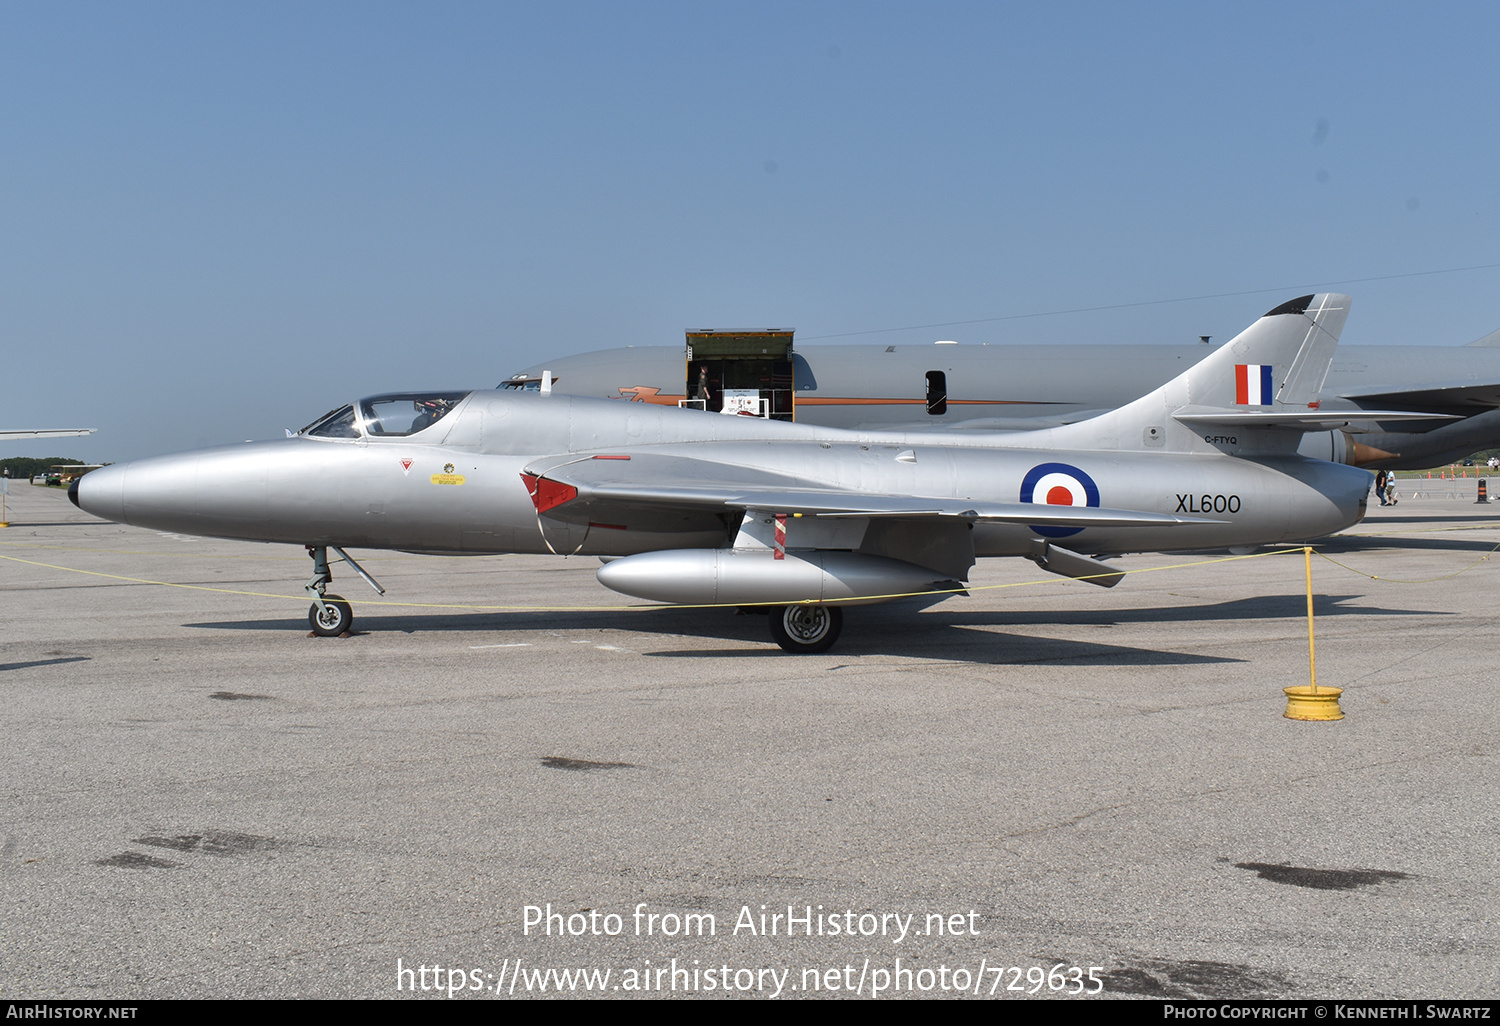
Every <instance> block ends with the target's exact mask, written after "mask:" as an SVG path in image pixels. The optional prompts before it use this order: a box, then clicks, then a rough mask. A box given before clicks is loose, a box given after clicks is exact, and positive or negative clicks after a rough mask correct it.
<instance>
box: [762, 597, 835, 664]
mask: <svg viewBox="0 0 1500 1026" xmlns="http://www.w3.org/2000/svg"><path fill="white" fill-rule="evenodd" d="M843 627H844V611H843V610H842V609H840V608H839V607H838V606H814V605H798V606H782V607H781V608H780V609H776V610H772V612H771V637H772V638H774V639H776V644H778V645H780V646H781V648H782V650H783V651H785V652H790V653H792V654H793V655H814V654H816V653H818V652H827V651H828V650H829V649H830V648H832V647H833V643H834V642H835V641H837V640H839V631H841V630H843Z"/></svg>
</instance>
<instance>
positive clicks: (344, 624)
mask: <svg viewBox="0 0 1500 1026" xmlns="http://www.w3.org/2000/svg"><path fill="white" fill-rule="evenodd" d="M323 604H324V605H325V606H327V607H328V612H327V613H324V611H323V610H321V609H319V608H318V604H317V603H316V602H314V603H313V604H312V607H311V608H310V609H308V611H307V622H308V623H310V624H312V629H313V633H314V634H316V635H318V636H319V637H323V638H336V637H338V636H339V635H340V634H343V633H344V632H346V631H349V630H352V629H353V627H354V610H353V609H352V608H350V606H349V603H347V602H345V601H344V596H342V595H324V596H323Z"/></svg>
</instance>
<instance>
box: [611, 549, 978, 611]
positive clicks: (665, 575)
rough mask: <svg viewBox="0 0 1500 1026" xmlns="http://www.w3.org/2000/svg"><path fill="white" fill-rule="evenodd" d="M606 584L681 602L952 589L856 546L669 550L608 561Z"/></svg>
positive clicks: (870, 597) (850, 597)
mask: <svg viewBox="0 0 1500 1026" xmlns="http://www.w3.org/2000/svg"><path fill="white" fill-rule="evenodd" d="M599 583H600V584H602V585H604V586H605V587H606V588H610V589H613V590H614V591H618V592H622V593H623V594H626V595H633V596H635V597H636V598H642V599H647V600H649V601H653V602H673V603H678V604H683V605H709V604H713V603H733V604H743V605H750V604H754V603H761V602H766V603H778V604H779V603H788V602H840V601H842V602H850V603H858V602H859V601H860V600H865V601H879V600H880V599H883V598H889V597H891V596H893V595H908V594H912V593H914V592H928V591H934V590H937V589H939V588H943V587H956V583H955V582H953V581H951V580H943V579H941V575H940V574H938V573H936V572H934V571H932V570H927V569H924V568H922V567H919V566H915V565H913V564H911V563H905V562H902V561H900V560H897V559H887V558H886V557H884V556H869V555H864V554H862V553H858V552H836V551H828V552H822V551H802V552H787V553H786V556H785V558H783V559H776V558H775V557H774V554H773V553H772V552H771V551H769V550H766V549H751V550H744V549H669V550H666V551H664V552H643V553H641V554H639V555H636V556H625V557H623V558H621V559H614V560H611V561H610V562H608V563H606V564H605V565H604V566H602V567H600V569H599Z"/></svg>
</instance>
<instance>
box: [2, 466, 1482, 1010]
mask: <svg viewBox="0 0 1500 1026" xmlns="http://www.w3.org/2000/svg"><path fill="white" fill-rule="evenodd" d="M7 506H8V509H9V511H10V519H11V526H10V527H8V528H5V529H3V530H0V557H3V559H0V609H3V618H0V624H3V628H0V630H3V634H0V688H3V692H0V694H3V700H4V701H3V712H0V716H3V717H4V724H5V732H4V736H5V741H4V744H3V746H0V787H3V793H4V817H3V822H0V852H3V857H0V893H3V914H0V952H3V954H0V997H4V998H27V999H41V998H73V999H79V998H84V999H87V998H95V999H104V998H117V999H135V998H174V997H195V998H196V997H314V998H318V997H353V998H394V997H407V996H411V995H413V994H415V995H416V996H425V997H444V998H446V996H447V994H448V992H449V990H450V989H451V990H453V992H454V994H455V999H459V998H473V997H485V996H488V997H492V998H493V997H496V996H498V997H503V998H507V999H510V998H520V997H523V996H527V995H530V996H539V995H540V994H541V992H542V991H541V989H540V988H541V987H543V986H545V987H546V988H547V990H546V993H548V994H552V993H556V992H557V991H558V990H559V988H560V989H562V991H563V992H564V993H572V994H573V995H575V996H582V995H583V994H584V992H585V988H586V986H592V987H594V988H595V990H596V992H597V993H602V994H605V995H609V996H630V995H634V994H639V993H646V994H649V995H651V996H661V995H663V994H665V995H668V996H670V995H672V994H674V993H675V994H676V995H677V996H689V995H693V994H700V995H705V996H723V995H724V994H725V993H726V992H728V993H730V994H734V995H743V996H745V997H753V998H771V997H779V998H780V999H782V1000H785V999H788V998H796V997H805V996H810V995H812V994H816V995H819V996H826V995H830V994H837V995H846V996H852V995H861V996H870V995H871V994H872V993H875V992H877V991H879V992H881V994H880V996H908V995H911V994H917V995H922V996H929V997H932V996H960V994H966V995H968V996H970V997H971V998H972V997H976V996H977V997H985V996H989V995H991V994H993V995H994V996H996V997H999V996H1024V995H1025V994H1026V993H1027V992H1030V991H1032V990H1034V989H1035V990H1036V991H1037V992H1038V996H1052V997H1059V998H1062V997H1067V996H1068V995H1069V994H1070V992H1073V991H1075V990H1082V991H1094V990H1096V989H1102V990H1103V992H1104V993H1105V994H1106V995H1114V996H1123V995H1149V996H1158V997H1160V996H1177V997H1203V998H1252V997H1268V998H1317V997H1329V998H1333V997H1346V998H1463V997H1476V998H1493V997H1495V995H1496V994H1497V993H1500V968H1497V967H1500V914H1497V913H1500V908H1497V900H1496V899H1497V868H1496V864H1497V854H1500V840H1497V836H1500V835H1497V819H1500V801H1497V799H1496V782H1497V781H1500V772H1497V764H1496V762H1497V760H1496V753H1497V746H1500V741H1497V737H1500V715H1497V707H1500V702H1497V701H1496V688H1495V675H1494V672H1493V669H1492V667H1493V664H1494V658H1495V653H1496V651H1497V641H1500V638H1497V632H1496V627H1497V624H1496V616H1497V614H1496V610H1495V594H1496V585H1497V577H1496V574H1497V571H1500V566H1497V563H1500V556H1497V557H1495V558H1491V559H1484V558H1483V557H1485V556H1486V555H1487V554H1489V553H1491V552H1493V551H1494V550H1495V549H1496V547H1497V546H1500V503H1497V504H1494V505H1488V506H1481V505H1476V504H1474V503H1473V502H1472V501H1466V500H1454V499H1434V500H1408V501H1406V502H1403V503H1402V504H1401V505H1399V506H1397V507H1394V508H1392V509H1383V508H1381V507H1378V506H1375V507H1372V509H1371V512H1370V516H1369V518H1368V519H1367V520H1366V521H1365V523H1364V524H1362V525H1360V526H1359V527H1356V528H1355V529H1354V530H1353V531H1352V532H1350V533H1351V534H1352V535H1354V536H1355V537H1346V538H1340V539H1334V540H1332V541H1329V542H1327V543H1325V544H1324V545H1322V546H1321V547H1320V551H1322V552H1323V553H1325V554H1326V555H1328V556H1330V557H1332V558H1333V559H1336V560H1338V561H1339V562H1341V563H1344V564H1347V565H1348V566H1349V567H1353V568H1355V569H1357V570H1360V571H1364V572H1365V573H1368V574H1373V575H1376V576H1377V577H1378V578H1380V579H1379V580H1372V579H1370V578H1369V577H1365V576H1360V575H1358V574H1356V573H1354V572H1351V571H1350V570H1346V569H1344V568H1342V567H1340V566H1337V565H1335V564H1334V563H1331V562H1328V561H1326V560H1324V559H1322V558H1315V559H1314V567H1313V574H1314V591H1315V593H1316V632H1317V672H1318V682H1319V683H1320V684H1322V685H1325V686H1336V687H1342V688H1345V689H1346V690H1345V693H1344V696H1343V701H1342V704H1343V708H1344V711H1345V713H1346V714H1347V715H1346V718H1345V719H1344V720H1342V721H1340V722H1324V723H1308V722H1294V721H1291V720H1287V719H1285V718H1283V717H1282V712H1283V710H1284V708H1285V702H1284V699H1283V696H1282V693H1281V689H1282V688H1283V687H1287V686H1292V685H1297V684H1305V683H1307V680H1308V653H1307V621H1306V618H1305V612H1306V599H1305V591H1304V579H1303V559H1302V556H1301V554H1300V553H1294V554H1283V555H1267V556H1259V557H1257V558H1250V559H1239V560H1232V561H1221V562H1211V563H1206V562H1201V561H1202V560H1205V559H1222V558H1223V557H1224V556H1225V555H1226V554H1224V553H1218V554H1213V555H1210V556H1194V557H1173V556H1164V555H1151V556H1131V557H1126V558H1124V559H1122V560H1120V561H1119V562H1120V564H1121V565H1122V566H1123V567H1125V568H1126V569H1130V570H1143V569H1147V568H1164V569H1159V570H1155V571H1153V572H1149V573H1139V574H1131V575H1129V576H1127V577H1126V578H1125V579H1124V581H1122V582H1121V584H1120V585H1119V586H1118V587H1117V588H1115V589H1113V590H1109V591H1106V590H1104V589H1101V588H1097V587H1092V586H1090V585H1087V584H1081V583H1078V582H1072V581H1063V580H1061V579H1057V578H1050V577H1048V575H1046V574H1043V573H1041V572H1040V571H1038V570H1037V569H1036V567H1034V566H1033V565H1032V564H1031V563H1029V562H1026V561H1023V560H993V561H988V562H986V563H982V564H981V565H980V567H979V568H978V569H977V570H976V572H975V574H974V578H973V581H972V583H973V585H974V586H975V589H974V590H973V591H972V592H971V593H970V595H969V596H968V597H953V598H949V599H947V600H946V601H941V602H936V603H933V602H926V603H921V602H904V603H895V604H891V605H886V606H879V607H865V608H858V609H851V610H849V611H848V613H847V619H846V626H845V630H844V635H843V638H842V639H841V641H840V642H839V644H838V645H837V646H836V647H835V648H834V650H833V651H831V652H829V653H826V654H823V655H818V656H801V657H794V656H788V655H784V654H783V653H781V651H780V650H779V649H777V648H776V647H775V645H774V644H773V643H772V642H771V641H770V638H769V632H768V630H767V625H766V621H765V619H764V618H763V617H759V616H745V615H736V614H735V612H734V611H733V610H680V609H675V610H659V609H653V610H642V609H639V608H627V606H628V605H630V604H629V603H628V601H627V600H625V599H623V597H621V596H617V595H615V594H614V593H612V592H609V591H607V590H605V589H604V588H602V587H601V586H599V585H598V584H597V583H595V581H594V572H595V570H596V569H597V568H598V562H597V561H596V560H593V559H562V558H539V557H476V558H439V557H422V556H408V555H402V554H395V553H379V552H358V553H356V554H355V555H356V556H357V557H358V558H361V560H362V562H363V563H364V565H365V566H366V568H367V569H368V570H369V571H370V572H371V573H373V574H374V575H375V577H376V578H378V579H379V580H380V581H381V583H382V584H384V585H385V587H386V588H387V589H388V594H387V595H386V596H385V597H384V599H383V600H382V599H379V597H378V596H377V595H376V594H375V593H374V592H373V591H371V590H370V589H369V588H368V587H367V586H366V585H365V584H364V583H363V582H361V581H360V580H358V579H357V578H355V577H354V576H353V575H352V574H349V573H347V572H345V570H344V568H342V567H338V568H336V569H335V571H334V572H335V577H336V578H337V580H336V583H335V586H334V589H333V590H336V591H338V592H340V593H342V594H343V595H345V596H346V597H347V598H349V599H350V600H351V601H352V602H353V604H354V609H355V616H356V622H355V630H356V633H355V634H354V635H353V636H350V637H345V638H329V639H324V638H310V637H308V623H307V606H308V602H307V600H306V598H304V597H301V587H302V585H303V583H305V580H306V578H307V576H308V574H309V573H310V569H311V564H310V561H309V560H308V559H307V558H306V556H305V555H304V554H303V553H302V552H301V550H298V549H292V548H288V547H285V546H280V547H278V546H268V545H254V544H240V543H230V542H219V541H212V540H206V539H199V538H189V537H184V536H177V535H165V534H160V533H156V532H151V531H144V530H138V529H133V528H126V527H120V526H118V525H114V524H108V523H105V522H102V521H99V520H97V519H95V518H93V517H90V516H88V515H87V514H84V513H82V512H80V511H78V510H76V509H75V508H74V507H73V506H72V505H70V504H69V503H68V502H67V499H66V496H65V495H64V494H63V493H62V492H61V491H60V490H56V489H43V488H40V487H30V486H27V485H26V484H24V483H20V484H14V485H13V487H12V489H11V495H10V496H9V498H8V501H7ZM1181 564H1196V565H1188V566H1183V565H1181ZM1466 567H1467V568H1469V569H1468V570H1467V572H1463V573H1459V572H1460V571H1463V570H1464V569H1465V568H1466ZM1454 574H1458V576H1451V575H1454ZM1038 581H1041V582H1042V583H1029V582H1038ZM1409 581H1415V582H1426V583H1403V582H1409ZM149 582H163V583H164V584H166V585H172V586H163V584H162V583H149ZM1006 585H1013V586H1006ZM277 596H279V597H277ZM382 601H383V602H385V603H389V604H385V605H382V604H379V603H380V602H382ZM482 606H490V607H502V606H508V607H532V608H530V609H525V610H518V609H508V610H506V609H497V608H489V609H484V608H474V607H482ZM548 906H550V911H551V913H553V914H554V917H553V918H549V916H548V914H547V913H548ZM763 906H764V908H763ZM788 907H790V908H791V910H792V913H791V916H790V922H789V921H788ZM763 914H764V916H765V918H764V919H762V918H761V917H762V915H763ZM776 915H779V916H780V917H781V918H780V920H777V919H773V918H771V917H773V916H776ZM653 917H654V918H653ZM903 924H904V926H903ZM763 927H764V929H763ZM903 929H904V931H905V933H904V936H903V935H902V930H903ZM710 931H711V934H710ZM574 933H577V934H578V935H574ZM549 934H550V935H549ZM851 934H852V935H851ZM674 960H675V961H674ZM434 967H436V969H435V968H434ZM1075 967H1077V968H1076V972H1075ZM548 970H566V971H569V972H572V971H573V970H587V971H589V972H590V973H594V974H597V975H591V976H589V977H586V978H580V977H569V978H568V979H570V980H571V985H570V984H569V983H568V982H561V981H560V978H559V976H558V975H556V973H553V974H552V975H548ZM606 970H607V971H608V972H609V974H610V975H609V977H608V978H607V979H605V978H604V977H603V976H602V974H603V973H604V972H605V971H606ZM1059 984H1060V985H1059ZM570 986H571V988H572V989H571V990H570V989H569V988H570ZM435 988H436V989H435ZM1071 999H1072V1000H1081V999H1083V998H1082V995H1080V996H1077V997H1072V998H1071Z"/></svg>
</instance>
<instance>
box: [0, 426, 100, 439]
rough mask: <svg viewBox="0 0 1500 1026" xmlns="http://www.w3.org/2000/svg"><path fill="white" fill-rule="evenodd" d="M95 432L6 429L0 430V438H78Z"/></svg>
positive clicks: (89, 429)
mask: <svg viewBox="0 0 1500 1026" xmlns="http://www.w3.org/2000/svg"><path fill="white" fill-rule="evenodd" d="M94 431H95V429H94V428H35V429H33V428H5V429H0V438H21V439H26V438H77V437H78V436H80V435H91V434H93V433H94Z"/></svg>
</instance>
